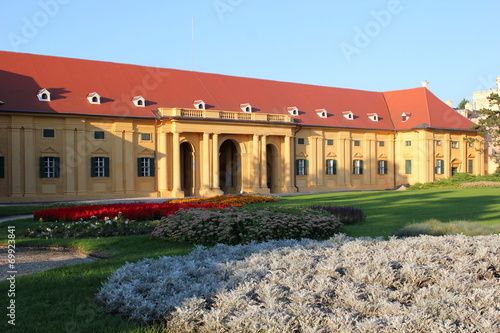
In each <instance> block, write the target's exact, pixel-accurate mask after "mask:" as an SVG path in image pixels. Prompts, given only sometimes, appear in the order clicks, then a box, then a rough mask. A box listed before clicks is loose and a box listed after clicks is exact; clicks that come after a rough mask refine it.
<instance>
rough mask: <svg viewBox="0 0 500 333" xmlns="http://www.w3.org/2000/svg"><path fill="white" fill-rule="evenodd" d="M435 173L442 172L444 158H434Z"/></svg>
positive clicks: (440, 173) (439, 173)
mask: <svg viewBox="0 0 500 333" xmlns="http://www.w3.org/2000/svg"><path fill="white" fill-rule="evenodd" d="M436 174H437V175H442V174H444V160H436Z"/></svg>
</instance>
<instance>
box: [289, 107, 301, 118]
mask: <svg viewBox="0 0 500 333" xmlns="http://www.w3.org/2000/svg"><path fill="white" fill-rule="evenodd" d="M286 110H287V111H288V113H289V114H291V115H292V116H294V117H295V116H298V115H299V109H297V107H296V106H289V107H287V108H286Z"/></svg>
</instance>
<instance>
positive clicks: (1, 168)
mask: <svg viewBox="0 0 500 333" xmlns="http://www.w3.org/2000/svg"><path fill="white" fill-rule="evenodd" d="M0 178H5V157H3V156H0Z"/></svg>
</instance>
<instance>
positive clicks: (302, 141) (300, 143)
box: [297, 138, 306, 145]
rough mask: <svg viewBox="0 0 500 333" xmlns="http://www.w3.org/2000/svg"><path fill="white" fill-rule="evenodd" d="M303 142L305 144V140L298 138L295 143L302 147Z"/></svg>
mask: <svg viewBox="0 0 500 333" xmlns="http://www.w3.org/2000/svg"><path fill="white" fill-rule="evenodd" d="M305 142H306V140H305V139H304V138H298V139H297V143H298V144H299V145H303V144H304V143H305Z"/></svg>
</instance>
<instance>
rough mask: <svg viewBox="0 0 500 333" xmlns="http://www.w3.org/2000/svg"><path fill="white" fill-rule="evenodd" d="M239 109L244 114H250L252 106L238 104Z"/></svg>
mask: <svg viewBox="0 0 500 333" xmlns="http://www.w3.org/2000/svg"><path fill="white" fill-rule="evenodd" d="M240 109H241V111H243V112H246V113H250V112H252V106H251V105H250V104H248V103H245V104H240Z"/></svg>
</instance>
